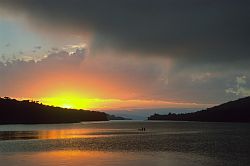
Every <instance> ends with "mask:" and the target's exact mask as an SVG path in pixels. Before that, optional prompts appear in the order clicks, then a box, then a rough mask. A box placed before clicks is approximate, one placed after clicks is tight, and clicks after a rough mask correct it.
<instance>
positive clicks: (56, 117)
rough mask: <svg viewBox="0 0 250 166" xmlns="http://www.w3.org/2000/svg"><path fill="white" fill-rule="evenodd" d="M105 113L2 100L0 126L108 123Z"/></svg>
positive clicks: (0, 103) (33, 102)
mask: <svg viewBox="0 0 250 166" xmlns="http://www.w3.org/2000/svg"><path fill="white" fill-rule="evenodd" d="M106 120H108V118H107V114H106V113H104V112H97V111H89V110H77V109H66V108H60V107H54V106H47V105H43V104H40V103H38V102H36V101H30V100H23V101H18V100H16V99H11V98H8V97H4V98H0V124H39V123H41V124H42V123H77V122H81V121H106Z"/></svg>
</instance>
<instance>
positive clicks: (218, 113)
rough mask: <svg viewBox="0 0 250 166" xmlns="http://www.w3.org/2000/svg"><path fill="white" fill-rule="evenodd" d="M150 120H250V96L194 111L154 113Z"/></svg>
mask: <svg viewBox="0 0 250 166" xmlns="http://www.w3.org/2000/svg"><path fill="white" fill-rule="evenodd" d="M148 120H175V121H203V122H250V97H245V98H241V99H238V100H235V101H230V102H227V103H224V104H221V105H218V106H214V107H211V108H207V109H206V110H202V111H197V112H193V113H185V114H174V113H169V114H168V115H159V114H154V115H151V116H150V117H148Z"/></svg>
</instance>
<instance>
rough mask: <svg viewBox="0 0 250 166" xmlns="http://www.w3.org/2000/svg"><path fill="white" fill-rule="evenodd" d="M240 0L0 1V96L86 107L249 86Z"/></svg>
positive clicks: (187, 100)
mask: <svg viewBox="0 0 250 166" xmlns="http://www.w3.org/2000/svg"><path fill="white" fill-rule="evenodd" d="M249 11H250V2H249V1H245V0H242V1H231V0H219V1H218V0H217V1H215V0H189V1H187V0H144V1H139V0H120V1H117V0H106V1H97V0H91V1H90V0H81V1H80V0H60V1H51V0H43V1H39V0H0V96H1V97H4V96H9V97H13V98H18V99H31V100H38V101H40V102H42V103H44V104H49V105H56V106H61V107H66V108H82V109H94V110H116V111H117V110H128V111H129V110H143V109H160V110H162V109H173V110H176V109H195V110H197V109H203V108H207V107H210V106H213V105H216V104H219V103H223V102H226V101H230V100H234V99H238V98H241V97H245V96H249V95H250V72H249V69H250V31H249V29H250V13H249Z"/></svg>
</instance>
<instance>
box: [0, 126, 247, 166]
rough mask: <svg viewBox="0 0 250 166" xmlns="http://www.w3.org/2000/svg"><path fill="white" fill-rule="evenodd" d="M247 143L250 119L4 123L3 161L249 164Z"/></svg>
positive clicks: (0, 150)
mask: <svg viewBox="0 0 250 166" xmlns="http://www.w3.org/2000/svg"><path fill="white" fill-rule="evenodd" d="M142 127H145V128H146V131H144V132H143V131H140V130H138V129H140V128H142ZM249 147H250V124H244V123H202V122H169V121H165V122H162V121H157V122H153V121H109V122H84V123H75V124H51V125H45V124H43V125H0V163H1V166H2V165H34V163H35V164H36V165H83V164H85V165H104V166H105V165H146V166H147V165H171V166H175V165H176V166H177V165H181V166H182V165H187V166H189V165H190V166H191V165H205V166H208V165H250V159H249V156H250V149H249Z"/></svg>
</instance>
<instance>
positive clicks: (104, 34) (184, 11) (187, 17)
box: [0, 0, 250, 66]
mask: <svg viewBox="0 0 250 166" xmlns="http://www.w3.org/2000/svg"><path fill="white" fill-rule="evenodd" d="M0 4H1V6H3V7H4V8H9V9H12V10H15V11H16V10H17V11H21V12H25V13H26V14H28V15H29V16H30V17H31V18H33V21H34V20H35V21H36V22H37V20H40V21H42V22H43V23H46V24H47V25H51V26H56V27H57V28H58V27H60V26H69V27H71V28H73V30H79V31H81V30H83V31H92V32H93V33H94V34H95V40H94V46H93V47H95V48H97V49H98V48H99V49H100V48H102V47H115V48H116V49H121V50H126V51H136V52H139V53H140V54H142V55H146V54H160V55H168V56H172V57H173V58H177V59H181V60H184V61H193V62H202V63H204V62H205V63H216V62H219V63H222V62H223V63H229V64H230V63H232V62H235V61H240V62H239V65H238V66H241V65H242V64H244V65H245V66H247V65H248V62H246V61H247V60H250V58H249V57H250V47H249V44H250V31H249V29H250V13H249V10H250V2H249V1H244V0H242V1H232V0H221V1H215V0H202V1H201V0H189V1H187V0H144V1H140V0H123V1H117V0H105V1H97V0H81V1H80V0H60V1H51V0H43V1H36V0H12V1H9V0H1V1H0Z"/></svg>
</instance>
